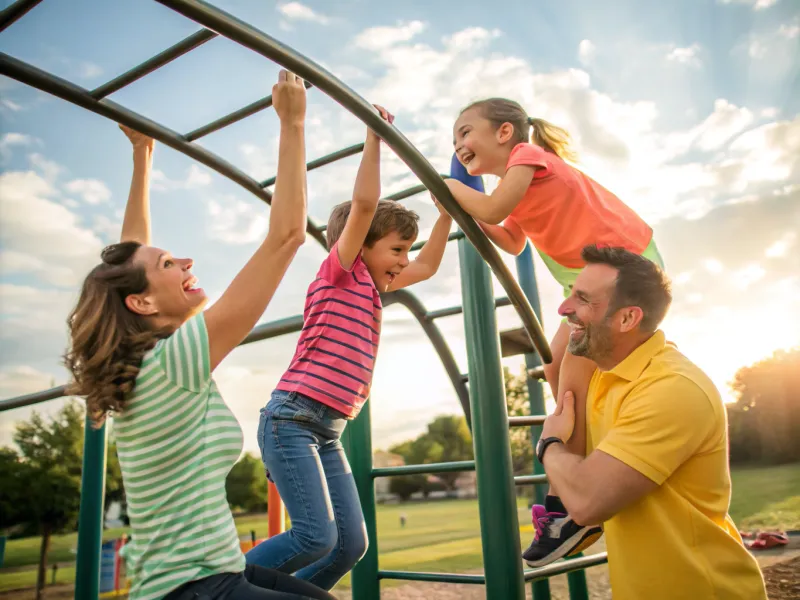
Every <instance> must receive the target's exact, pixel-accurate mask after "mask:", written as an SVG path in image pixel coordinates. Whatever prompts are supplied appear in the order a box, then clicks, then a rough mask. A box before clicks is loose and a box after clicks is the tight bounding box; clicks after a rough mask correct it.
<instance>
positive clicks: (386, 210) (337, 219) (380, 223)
mask: <svg viewBox="0 0 800 600" xmlns="http://www.w3.org/2000/svg"><path fill="white" fill-rule="evenodd" d="M352 205H353V203H352V202H350V201H348V202H342V203H341V204H339V205H338V206H336V207H335V208H334V209H333V212H331V216H330V218H329V219H328V228H327V229H326V230H325V233H326V237H327V239H328V250H330V249H332V248H333V245H334V244H335V243H336V242H337V241H338V240H339V237H341V235H342V231H344V226H345V224H346V223H347V217H348V216H349V215H350V208H351V206H352ZM393 231H396V232H397V233H398V234H399V235H400V237H401V238H403V239H404V240H413V239H415V238H416V237H417V234H419V215H418V214H417V213H415V212H414V211H413V210H409V209H407V208H406V207H405V206H403V205H402V204H400V203H398V202H394V201H392V200H379V201H378V207H377V208H376V209H375V216H374V217H372V223H371V224H370V226H369V232H368V233H367V237H366V238H365V239H364V245H365V246H366V247H367V248H372V246H374V245H375V242H377V241H378V240H379V239H381V238H383V237H386V236H387V235H389V234H390V233H391V232H393Z"/></svg>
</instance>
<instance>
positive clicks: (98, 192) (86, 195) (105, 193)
mask: <svg viewBox="0 0 800 600" xmlns="http://www.w3.org/2000/svg"><path fill="white" fill-rule="evenodd" d="M64 189H66V190H67V191H68V192H70V193H72V194H78V195H79V196H81V197H82V198H83V201H84V202H86V203H87V204H101V203H103V202H108V201H109V200H110V199H111V190H109V189H108V186H106V184H105V183H103V182H102V181H100V180H99V179H73V180H72V181H70V182H68V183H67V184H66V185H65V186H64Z"/></svg>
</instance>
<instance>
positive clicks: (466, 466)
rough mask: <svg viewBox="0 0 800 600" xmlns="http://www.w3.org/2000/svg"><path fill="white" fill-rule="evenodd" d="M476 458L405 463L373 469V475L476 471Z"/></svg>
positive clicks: (397, 475) (390, 475)
mask: <svg viewBox="0 0 800 600" xmlns="http://www.w3.org/2000/svg"><path fill="white" fill-rule="evenodd" d="M474 470H475V461H474V460H458V461H453V462H444V463H430V464H424V465H403V466H402V467H381V468H378V469H372V477H399V476H401V475H432V474H433V473H458V472H461V471H474Z"/></svg>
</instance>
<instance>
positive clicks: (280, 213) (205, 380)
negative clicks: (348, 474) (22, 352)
mask: <svg viewBox="0 0 800 600" xmlns="http://www.w3.org/2000/svg"><path fill="white" fill-rule="evenodd" d="M272 92H273V103H274V106H275V112H276V113H277V114H278V117H279V118H280V123H281V130H280V148H279V158H278V178H277V183H276V187H275V195H274V198H273V203H272V209H271V211H270V227H269V233H268V234H267V236H266V239H265V240H264V241H263V243H262V244H261V246H260V247H259V248H258V250H256V252H255V254H254V255H253V257H252V258H251V259H250V261H249V262H248V263H247V264H246V265H245V267H244V268H243V269H242V270H241V271H240V272H239V274H238V275H237V277H236V278H235V279H234V280H233V282H232V283H231V284H230V286H229V287H228V289H227V290H226V291H225V293H224V294H223V295H222V297H221V298H220V299H219V301H218V302H216V303H215V304H214V305H213V306H212V307H211V308H209V309H208V310H205V311H203V308H204V306H205V305H206V302H207V298H206V295H205V293H204V292H203V290H202V288H199V287H197V278H196V277H194V276H193V275H192V272H191V267H192V261H191V259H185V258H174V257H173V256H172V255H171V254H170V253H169V252H167V251H165V250H162V249H159V248H156V247H153V246H151V245H150V215H149V212H150V211H149V198H148V183H149V175H150V167H151V164H152V154H153V145H154V143H153V140H152V139H150V138H148V137H146V136H144V135H141V134H139V133H136V132H134V131H131V130H129V129H127V128H124V127H123V130H124V131H125V133H126V134H127V135H128V137H129V138H130V140H131V142H132V143H133V159H134V175H133V182H132V184H131V192H130V196H129V198H128V205H127V208H126V211H125V218H124V222H123V225H122V239H121V241H120V243H119V244H114V245H112V246H109V247H107V248H106V249H105V250H103V253H102V260H103V262H102V263H101V264H100V265H98V266H97V267H95V268H94V269H93V270H92V271H91V273H89V275H88V276H87V278H86V280H85V281H84V283H83V289H82V290H81V295H80V299H79V300H78V304H77V306H76V307H75V309H74V311H73V312H72V314H71V315H70V318H69V329H70V335H71V348H70V350H69V351H68V353H67V357H66V362H67V365H68V367H69V368H70V370H71V371H72V373H73V376H74V383H73V386H72V393H75V394H79V395H84V396H86V405H87V410H88V413H89V415H90V416H91V418H92V419H93V421H94V422H95V423H97V424H99V423H102V422H103V421H104V419H105V418H106V416H107V415H108V413H110V412H113V413H114V415H115V423H114V426H115V427H114V431H115V434H116V437H117V448H118V453H119V460H120V466H121V468H122V476H123V480H124V483H125V491H126V496H127V501H128V512H129V516H130V520H131V528H132V532H131V533H132V541H131V542H130V546H129V547H128V548H127V549H126V550H127V552H126V560H127V564H128V573H129V574H130V576H131V579H132V581H133V584H132V586H131V592H130V598H131V599H135V600H151V599H152V600H155V599H161V598H167V599H169V600H182V599H184V598H185V599H189V598H220V599H234V598H235V599H237V600H256V599H271V600H278V599H282V600H289V599H297V598H301V597H304V598H305V597H311V598H327V599H330V598H333V597H332V596H330V595H329V594H328V593H327V592H324V591H322V590H320V589H318V588H316V587H315V586H313V585H310V584H308V583H306V582H303V581H300V580H297V579H295V578H293V577H291V576H289V575H283V574H279V573H277V572H274V571H269V570H266V569H260V568H257V567H253V566H248V567H247V568H245V559H244V555H243V554H242V551H241V549H240V547H239V539H238V534H237V531H236V526H235V524H234V521H233V516H232V514H231V511H230V508H229V507H228V503H227V499H226V495H225V478H226V476H227V474H228V472H229V471H230V469H231V467H232V466H233V464H234V463H235V462H236V460H237V459H238V457H239V455H240V453H241V451H242V432H241V429H240V428H239V424H238V422H237V421H236V419H235V418H234V416H233V414H232V413H231V411H230V410H229V409H228V407H227V406H226V405H225V403H224V401H223V400H222V397H221V396H220V394H219V391H218V390H217V387H216V384H215V383H214V380H213V379H212V377H211V373H212V371H213V370H214V369H215V368H216V367H217V365H219V363H220V362H221V361H222V359H223V358H225V356H227V355H228V353H230V352H231V350H233V349H234V348H235V347H236V346H237V345H238V344H239V343H240V342H241V341H242V339H244V337H245V336H246V335H247V333H248V332H249V331H250V329H251V328H252V327H253V326H254V325H255V324H256V322H257V321H258V319H259V317H260V316H261V314H262V313H263V312H264V310H265V309H266V307H267V304H268V303H269V301H270V299H271V298H272V295H273V294H274V293H275V290H276V288H277V287H278V284H279V283H280V281H281V278H282V277H283V275H284V273H285V272H286V269H287V268H288V266H289V263H290V262H291V261H292V258H293V257H294V255H295V253H296V252H297V250H298V248H299V247H300V245H301V244H302V243H303V241H304V238H305V231H304V230H305V222H306V216H305V214H306V198H305V195H306V191H305V185H306V183H305V146H304V120H305V105H306V103H305V88H304V86H303V82H302V81H301V80H300V79H299V78H298V77H296V76H295V75H293V74H291V73H287V72H285V71H281V73H280V76H279V80H278V83H277V84H276V85H275V86H274V87H273V90H272Z"/></svg>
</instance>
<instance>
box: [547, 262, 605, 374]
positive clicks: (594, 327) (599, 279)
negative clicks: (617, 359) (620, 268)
mask: <svg viewBox="0 0 800 600" xmlns="http://www.w3.org/2000/svg"><path fill="white" fill-rule="evenodd" d="M616 279H617V270H616V269H615V268H614V267H611V266H608V265H600V264H598V265H587V266H586V268H585V269H583V271H581V273H580V274H579V275H578V277H577V279H576V281H575V285H574V286H573V288H572V293H571V294H570V297H569V298H567V299H566V300H565V301H564V303H563V304H562V305H561V307H560V308H559V309H558V314H560V315H561V316H562V317H566V319H567V322H568V323H569V328H570V334H569V343H568V345H567V351H569V352H570V354H573V355H575V356H582V357H585V358H589V359H591V360H593V361H595V362H597V363H602V362H603V361H604V359H606V358H607V357H609V356H611V354H612V352H613V349H614V345H615V341H616V337H617V334H618V333H619V332H618V327H617V325H618V324H617V323H616V321H617V318H616V314H609V307H610V306H611V302H612V299H613V294H614V289H615V283H616Z"/></svg>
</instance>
